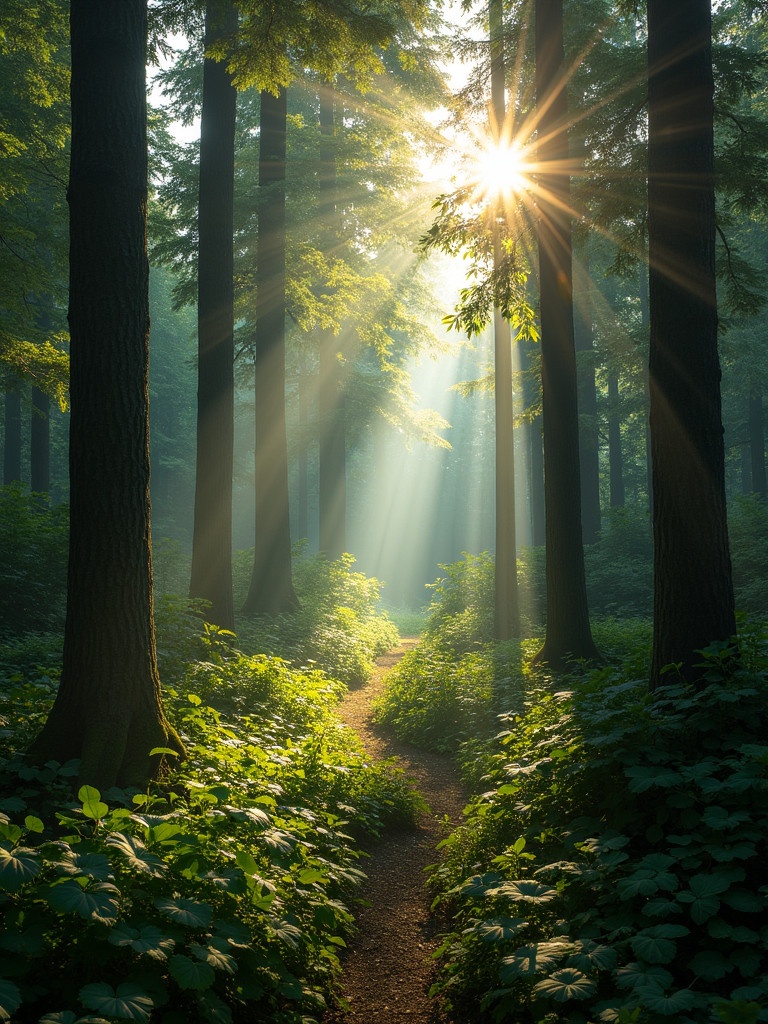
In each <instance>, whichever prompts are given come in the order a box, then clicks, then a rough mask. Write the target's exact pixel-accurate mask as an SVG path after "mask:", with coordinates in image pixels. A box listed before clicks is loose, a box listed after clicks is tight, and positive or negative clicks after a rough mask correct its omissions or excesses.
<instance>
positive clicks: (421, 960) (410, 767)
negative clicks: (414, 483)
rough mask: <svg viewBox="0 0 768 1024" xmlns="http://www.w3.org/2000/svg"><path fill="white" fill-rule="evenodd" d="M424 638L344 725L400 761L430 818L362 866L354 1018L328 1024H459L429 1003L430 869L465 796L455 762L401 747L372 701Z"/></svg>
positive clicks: (392, 838) (370, 748)
mask: <svg viewBox="0 0 768 1024" xmlns="http://www.w3.org/2000/svg"><path fill="white" fill-rule="evenodd" d="M417 642H418V638H413V637H411V638H405V639H404V640H403V641H402V643H401V644H400V646H399V647H397V648H395V649H394V650H392V651H390V652H389V654H387V655H384V657H382V658H380V659H379V660H378V661H377V663H376V669H375V671H374V674H373V676H372V677H371V679H370V681H369V682H368V684H367V685H365V686H363V687H361V688H360V689H357V690H352V691H350V693H349V694H348V695H347V696H346V697H345V698H344V700H343V702H342V704H341V707H340V714H341V717H342V720H343V721H344V722H345V723H346V724H347V725H349V726H350V727H351V728H352V729H354V730H355V732H357V734H358V735H359V736H360V739H361V740H362V742H363V745H364V747H365V749H366V751H367V753H368V754H369V755H370V756H371V757H372V758H375V759H377V760H378V759H382V758H388V757H397V759H398V761H399V763H400V764H401V765H402V767H403V768H404V769H405V771H406V772H407V773H408V774H409V775H411V776H412V777H413V778H414V779H415V780H416V782H417V784H418V787H419V790H420V792H421V793H422V795H423V796H424V798H425V799H426V801H427V803H428V805H429V808H430V813H429V814H423V815H422V816H421V819H420V821H419V822H418V827H417V828H416V830H414V831H409V832H398V833H393V834H389V835H386V836H385V837H384V838H383V839H382V840H381V841H380V842H379V843H377V844H376V845H375V846H374V847H373V849H372V850H371V857H370V859H369V860H367V861H366V862H365V863H364V864H363V865H362V867H363V869H364V870H365V873H366V875H367V876H368V881H367V883H366V884H365V886H364V887H363V891H362V899H363V900H364V901H365V902H366V905H365V906H363V907H362V908H360V909H359V911H358V913H357V924H358V932H357V935H356V937H355V939H354V940H353V942H352V943H351V945H350V948H349V950H348V953H347V955H346V956H345V958H344V970H343V975H342V988H343V992H344V996H345V997H346V999H347V1000H348V1001H349V1010H348V1011H347V1012H341V1011H333V1012H331V1013H329V1014H327V1015H326V1017H325V1018H324V1021H325V1022H326V1024H460V1022H459V1021H454V1020H452V1019H450V1018H448V1017H446V1016H444V1015H443V1016H440V1014H439V1012H438V1008H437V1006H436V1005H435V1001H434V1000H432V999H430V998H429V996H428V989H429V986H430V983H431V981H432V978H433V974H434V962H433V961H432V959H431V954H432V953H433V951H434V950H435V949H436V947H437V945H438V942H437V937H436V935H435V930H436V929H435V925H434V922H433V921H432V920H431V919H430V914H429V895H428V893H427V891H426V889H425V881H426V875H425V873H424V869H425V868H426V867H427V865H429V864H433V863H434V862H435V861H436V860H437V858H438V856H439V855H438V854H437V853H436V852H435V846H436V845H437V843H438V842H439V841H440V839H441V838H442V837H443V836H444V835H445V831H446V826H445V823H444V822H445V818H446V816H447V817H448V819H449V821H450V822H451V823H452V824H453V825H457V824H458V823H459V822H460V821H461V810H462V807H463V806H464V804H465V802H466V794H465V792H464V790H463V788H462V786H461V783H460V780H459V776H458V772H457V771H456V769H455V767H454V766H453V763H452V762H451V761H450V759H449V758H447V757H443V756H441V755H440V754H433V753H430V752H429V751H424V750H419V749H418V748H417V747H413V746H411V745H410V744H408V743H402V742H401V741H399V740H397V739H396V738H395V737H394V736H392V735H391V733H389V732H388V731H387V730H384V729H381V728H379V727H378V726H375V725H374V724H373V722H372V721H371V717H372V716H371V709H370V705H371V700H372V699H373V697H374V696H376V694H378V693H380V692H381V690H382V689H383V685H384V682H383V680H384V677H385V675H386V674H387V672H388V671H389V670H390V669H391V668H393V667H394V666H395V665H396V664H397V663H398V661H400V659H401V658H402V656H403V655H404V654H405V652H406V651H407V650H410V649H411V648H413V647H415V646H416V644H417Z"/></svg>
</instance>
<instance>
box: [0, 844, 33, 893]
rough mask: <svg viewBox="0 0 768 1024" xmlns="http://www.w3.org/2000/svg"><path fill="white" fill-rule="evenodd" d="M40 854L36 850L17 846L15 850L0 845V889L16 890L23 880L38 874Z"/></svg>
mask: <svg viewBox="0 0 768 1024" xmlns="http://www.w3.org/2000/svg"><path fill="white" fill-rule="evenodd" d="M40 868H41V864H40V855H39V853H38V852H37V850H32V849H27V848H26V847H22V846H19V847H17V848H16V849H15V850H13V849H8V848H7V847H6V846H5V844H3V845H0V889H5V891H6V892H18V891H19V889H20V888H21V887H22V885H24V883H25V882H30V881H31V880H32V879H33V878H35V877H36V876H37V875H39V874H40Z"/></svg>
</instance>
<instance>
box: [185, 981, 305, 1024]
mask: <svg viewBox="0 0 768 1024" xmlns="http://www.w3.org/2000/svg"><path fill="white" fill-rule="evenodd" d="M197 1001H198V1003H199V1005H200V1010H201V1014H200V1019H201V1020H204V1021H206V1022H207V1024H232V1011H231V1010H230V1008H229V1007H228V1006H227V1004H226V1003H225V1002H223V1001H222V1000H221V999H219V997H218V996H217V995H216V993H215V992H212V991H211V990H210V989H208V990H207V991H205V992H198V994H197ZM309 1020H311V1018H309V1019H308V1024H309Z"/></svg>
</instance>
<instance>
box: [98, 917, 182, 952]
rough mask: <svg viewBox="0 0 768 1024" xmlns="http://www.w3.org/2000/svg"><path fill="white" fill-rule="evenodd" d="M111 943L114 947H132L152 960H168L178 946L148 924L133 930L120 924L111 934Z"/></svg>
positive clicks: (156, 928)
mask: <svg viewBox="0 0 768 1024" xmlns="http://www.w3.org/2000/svg"><path fill="white" fill-rule="evenodd" d="M108 938H109V941H110V942H111V943H112V945H113V946H130V948H131V949H132V950H133V951H134V952H135V953H140V954H141V953H144V954H146V955H147V956H148V957H150V958H151V959H152V960H160V961H163V960H166V959H167V958H168V956H170V954H171V953H172V952H173V949H174V946H175V945H176V944H175V942H174V940H173V939H172V938H170V936H168V935H166V934H165V933H164V932H163V931H161V930H160V928H158V927H157V926H156V925H153V924H147V925H142V926H141V927H140V928H131V927H130V926H129V925H127V924H125V923H123V922H120V923H118V924H116V925H115V926H114V927H113V928H112V929H111V930H110V932H109V935H108Z"/></svg>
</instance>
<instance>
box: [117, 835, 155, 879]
mask: <svg viewBox="0 0 768 1024" xmlns="http://www.w3.org/2000/svg"><path fill="white" fill-rule="evenodd" d="M105 841H106V844H107V846H111V847H113V848H114V849H115V850H118V851H119V852H120V853H122V855H123V856H124V857H125V859H126V861H127V862H128V867H129V868H130V869H131V870H133V871H139V872H141V873H142V874H145V875H151V876H152V878H161V877H162V876H163V875H164V874H165V873H166V871H167V870H168V865H167V864H166V863H165V862H164V861H163V860H162V859H161V858H160V857H158V856H157V854H156V853H150V852H149V850H148V849H147V848H146V846H145V845H144V843H142V841H141V840H140V839H138V838H137V837H136V836H130V835H126V834H125V833H124V832H111V833H110V834H109V835H108V836H107V838H106V840H105Z"/></svg>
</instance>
